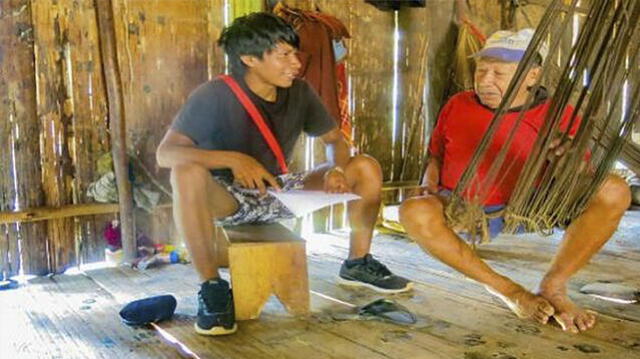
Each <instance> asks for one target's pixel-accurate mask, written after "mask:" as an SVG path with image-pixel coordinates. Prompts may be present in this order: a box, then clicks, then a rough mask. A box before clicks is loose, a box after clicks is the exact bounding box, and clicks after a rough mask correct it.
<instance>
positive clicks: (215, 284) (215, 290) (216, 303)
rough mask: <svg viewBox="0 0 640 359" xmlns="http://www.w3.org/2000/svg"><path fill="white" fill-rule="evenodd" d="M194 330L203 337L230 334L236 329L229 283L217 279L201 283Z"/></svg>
mask: <svg viewBox="0 0 640 359" xmlns="http://www.w3.org/2000/svg"><path fill="white" fill-rule="evenodd" d="M195 328H196V333H198V334H203V335H226V334H232V333H235V331H236V330H237V329H238V326H237V325H236V315H235V312H234V307H233V293H232V292H231V289H229V282H227V281H226V280H224V279H217V280H209V281H206V282H204V283H202V285H201V286H200V291H199V292H198V320H197V321H196V324H195Z"/></svg>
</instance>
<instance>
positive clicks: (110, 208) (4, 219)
mask: <svg viewBox="0 0 640 359" xmlns="http://www.w3.org/2000/svg"><path fill="white" fill-rule="evenodd" d="M119 210H120V206H119V205H118V204H117V203H87V204H72V205H67V206H61V207H39V208H31V209H25V210H22V211H16V212H0V224H7V223H16V222H20V223H25V222H37V221H43V220H47V219H59V218H66V217H77V216H90V215H95V214H105V213H116V212H119Z"/></svg>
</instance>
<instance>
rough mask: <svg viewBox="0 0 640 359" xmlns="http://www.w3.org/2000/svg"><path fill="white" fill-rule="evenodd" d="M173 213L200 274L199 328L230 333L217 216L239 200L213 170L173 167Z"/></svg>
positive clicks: (231, 315)
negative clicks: (216, 229) (221, 272)
mask: <svg viewBox="0 0 640 359" xmlns="http://www.w3.org/2000/svg"><path fill="white" fill-rule="evenodd" d="M171 187H172V189H173V217H174V221H175V223H176V227H177V229H178V233H179V235H180V236H181V237H182V239H183V240H184V241H185V243H186V245H187V248H188V249H189V253H190V255H191V260H192V262H193V266H194V267H195V269H196V271H197V272H198V274H199V275H200V279H201V280H202V285H201V288H200V291H199V292H198V320H197V322H196V331H197V332H198V333H201V334H207V335H221V334H230V333H233V332H234V331H235V330H236V325H235V316H234V313H233V300H232V296H231V292H230V290H229V283H228V282H226V281H224V280H222V279H220V278H219V274H218V266H219V265H220V264H221V263H219V257H225V256H224V255H222V253H221V252H222V251H221V250H222V248H217V241H216V240H215V238H216V236H215V228H214V225H213V220H214V218H221V217H225V216H228V215H230V214H233V213H234V212H235V211H236V210H237V208H238V203H237V202H236V200H235V199H234V198H233V196H232V195H231V194H230V193H229V192H227V190H226V189H225V188H224V186H222V185H220V184H219V183H217V182H216V181H215V180H214V179H213V177H212V176H211V172H210V171H209V170H208V169H206V168H204V167H202V166H200V165H196V164H183V165H179V166H176V167H173V168H172V169H171Z"/></svg>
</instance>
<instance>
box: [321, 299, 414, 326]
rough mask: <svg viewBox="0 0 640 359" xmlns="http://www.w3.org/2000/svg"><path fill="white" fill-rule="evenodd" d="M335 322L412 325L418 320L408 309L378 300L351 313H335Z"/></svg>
mask: <svg viewBox="0 0 640 359" xmlns="http://www.w3.org/2000/svg"><path fill="white" fill-rule="evenodd" d="M332 317H333V319H335V320H380V321H383V322H387V323H393V324H398V325H412V324H415V323H416V322H417V321H418V320H417V318H416V316H415V315H414V314H413V313H411V312H410V311H409V309H407V308H406V307H404V306H402V305H400V304H398V303H396V302H394V301H392V300H389V299H378V300H375V301H373V302H371V303H369V304H367V305H364V306H362V307H356V308H354V310H353V311H351V312H346V313H334V314H333V315H332Z"/></svg>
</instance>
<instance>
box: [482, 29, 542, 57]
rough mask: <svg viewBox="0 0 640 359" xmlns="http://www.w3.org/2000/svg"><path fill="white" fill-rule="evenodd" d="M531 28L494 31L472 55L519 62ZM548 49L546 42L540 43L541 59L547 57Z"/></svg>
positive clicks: (525, 48)
mask: <svg viewBox="0 0 640 359" xmlns="http://www.w3.org/2000/svg"><path fill="white" fill-rule="evenodd" d="M533 33H534V30H533V29H529V28H527V29H522V30H520V31H518V32H513V31H506V30H501V31H496V32H494V33H493V34H492V35H491V36H489V38H488V39H487V41H486V42H485V44H484V47H483V48H482V50H480V51H478V52H477V53H475V55H473V56H474V57H494V58H498V59H500V60H503V61H506V62H519V61H520V60H522V57H523V56H524V52H525V51H526V50H527V47H528V46H529V43H530V42H531V38H533ZM548 52H549V49H548V47H547V45H546V44H544V43H543V44H542V46H540V48H539V49H538V54H540V56H541V57H542V60H543V61H544V59H545V58H546V57H547V54H548Z"/></svg>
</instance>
